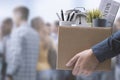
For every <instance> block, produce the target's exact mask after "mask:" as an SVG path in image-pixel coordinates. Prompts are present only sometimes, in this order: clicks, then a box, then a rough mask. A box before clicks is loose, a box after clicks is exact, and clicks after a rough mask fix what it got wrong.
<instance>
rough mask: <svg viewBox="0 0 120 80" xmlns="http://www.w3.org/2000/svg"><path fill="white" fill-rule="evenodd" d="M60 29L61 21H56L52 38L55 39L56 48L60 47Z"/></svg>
mask: <svg viewBox="0 0 120 80" xmlns="http://www.w3.org/2000/svg"><path fill="white" fill-rule="evenodd" d="M58 28H59V21H55V22H54V26H53V29H52V33H51V37H52V38H53V40H54V44H55V45H56V46H58Z"/></svg>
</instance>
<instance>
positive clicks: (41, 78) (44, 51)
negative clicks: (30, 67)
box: [31, 17, 56, 80]
mask: <svg viewBox="0 0 120 80" xmlns="http://www.w3.org/2000/svg"><path fill="white" fill-rule="evenodd" d="M40 23H42V24H40ZM31 25H32V27H33V28H34V29H35V30H37V31H38V33H39V35H40V38H41V39H40V53H39V59H38V64H37V72H38V76H37V80H53V72H52V70H51V69H52V68H55V63H54V62H55V61H56V49H55V46H54V44H53V41H52V39H51V38H50V36H49V29H48V27H47V26H46V25H45V23H44V21H43V20H42V19H41V18H40V17H36V18H34V19H32V21H31ZM51 55H54V56H55V57H51ZM53 60H54V61H53Z"/></svg>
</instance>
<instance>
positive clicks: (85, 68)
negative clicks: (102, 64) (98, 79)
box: [66, 49, 99, 75]
mask: <svg viewBox="0 0 120 80" xmlns="http://www.w3.org/2000/svg"><path fill="white" fill-rule="evenodd" d="M98 64H99V61H98V60H97V59H96V57H95V55H94V54H93V51H92V49H89V50H85V51H83V52H80V53H78V54H77V55H75V56H74V57H73V58H72V59H71V60H70V61H69V62H68V63H67V64H66V66H68V67H70V66H74V69H73V75H80V74H84V75H90V74H91V73H92V72H94V70H95V69H96V67H97V65H98Z"/></svg>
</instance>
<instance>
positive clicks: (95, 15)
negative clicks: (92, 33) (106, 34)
mask: <svg viewBox="0 0 120 80" xmlns="http://www.w3.org/2000/svg"><path fill="white" fill-rule="evenodd" d="M87 21H88V23H92V26H93V27H106V22H107V21H106V19H103V18H102V13H101V11H100V10H98V9H94V10H91V11H88V13H87Z"/></svg>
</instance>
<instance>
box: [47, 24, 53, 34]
mask: <svg viewBox="0 0 120 80" xmlns="http://www.w3.org/2000/svg"><path fill="white" fill-rule="evenodd" d="M46 27H47V30H48V35H51V33H52V24H50V23H46Z"/></svg>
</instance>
